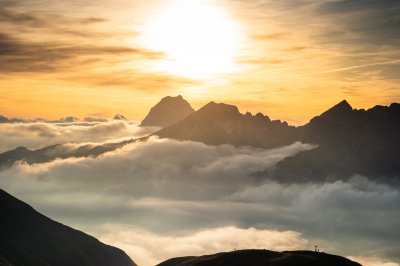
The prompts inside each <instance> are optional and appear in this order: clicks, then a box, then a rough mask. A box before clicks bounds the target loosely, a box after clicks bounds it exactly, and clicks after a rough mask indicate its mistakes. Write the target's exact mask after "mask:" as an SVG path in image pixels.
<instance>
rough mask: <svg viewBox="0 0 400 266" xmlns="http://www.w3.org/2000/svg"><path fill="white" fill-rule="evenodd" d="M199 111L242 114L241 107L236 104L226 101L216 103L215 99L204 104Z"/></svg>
mask: <svg viewBox="0 0 400 266" xmlns="http://www.w3.org/2000/svg"><path fill="white" fill-rule="evenodd" d="M199 112H211V113H213V114H218V113H225V114H229V113H230V114H233V115H237V114H240V112H239V109H238V107H237V106H235V105H231V104H226V103H216V102H214V101H211V102H209V103H208V104H206V105H205V106H203V107H202V108H201V109H200V110H199Z"/></svg>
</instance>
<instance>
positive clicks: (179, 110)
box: [140, 95, 194, 127]
mask: <svg viewBox="0 0 400 266" xmlns="http://www.w3.org/2000/svg"><path fill="white" fill-rule="evenodd" d="M193 112H194V109H193V108H192V107H191V106H190V104H189V103H188V102H187V101H186V100H185V99H183V98H182V96H181V95H179V96H176V97H171V96H167V97H164V98H162V99H161V101H160V102H159V103H157V104H156V105H155V106H154V107H152V108H151V110H150V112H149V114H148V115H147V116H146V117H145V119H143V121H142V123H141V124H140V125H141V126H156V127H166V126H169V125H172V124H173V123H175V122H177V121H179V120H181V119H183V118H185V117H186V116H188V115H190V114H191V113H193Z"/></svg>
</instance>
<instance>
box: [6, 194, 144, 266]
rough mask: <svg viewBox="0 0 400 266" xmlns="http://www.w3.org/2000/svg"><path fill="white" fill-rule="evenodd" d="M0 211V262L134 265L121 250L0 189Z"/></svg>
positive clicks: (19, 264)
mask: <svg viewBox="0 0 400 266" xmlns="http://www.w3.org/2000/svg"><path fill="white" fill-rule="evenodd" d="M0 214H1V216H0V217H1V219H0V265H8V266H27V265H29V266H71V265H76V266H134V265H136V264H135V263H134V262H133V261H132V260H131V259H130V258H129V257H128V256H127V255H126V254H125V253H124V252H123V251H122V250H119V249H117V248H115V247H112V246H108V245H105V244H103V243H101V242H100V241H98V240H97V239H95V238H94V237H91V236H89V235H86V234H84V233H82V232H80V231H77V230H74V229H72V228H70V227H67V226H65V225H62V224H60V223H57V222H55V221H53V220H51V219H49V218H47V217H46V216H44V215H42V214H40V213H38V212H37V211H35V210H34V209H33V208H32V207H30V206H29V205H27V204H25V203H24V202H22V201H20V200H18V199H16V198H14V197H12V196H11V195H9V194H7V193H6V192H4V191H3V190H0Z"/></svg>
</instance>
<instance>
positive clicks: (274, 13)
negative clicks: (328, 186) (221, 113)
mask: <svg viewBox="0 0 400 266" xmlns="http://www.w3.org/2000/svg"><path fill="white" fill-rule="evenodd" d="M386 2H388V3H389V2H390V1H382V5H379V4H377V5H375V6H374V7H373V8H371V6H369V5H367V4H363V2H362V1H355V2H353V5H346V1H340V2H330V1H316V0H307V1H306V0H304V1H298V2H296V3H294V2H293V1H271V0H269V1H268V0H267V1H244V0H231V1H228V0H225V1H223V0H185V1H183V0H151V1H128V0H116V1H111V0H101V1H100V0H97V1H69V2H67V3H60V2H59V1H53V0H38V1H33V0H28V1H23V2H15V1H10V0H6V1H5V5H4V8H3V10H2V11H1V12H0V90H1V96H0V114H2V115H5V116H8V117H45V118H58V117H64V116H70V115H72V116H77V117H84V116H88V115H99V116H105V117H111V116H112V115H114V114H115V113H122V114H124V115H125V116H126V117H128V118H130V119H138V120H139V119H142V118H143V117H144V116H145V114H146V112H147V111H148V110H149V108H150V107H151V106H152V105H154V104H155V103H156V102H157V101H158V100H159V99H160V98H161V97H164V96H166V95H177V94H181V95H182V96H184V98H186V99H187V100H188V101H189V102H190V103H191V104H192V105H193V107H194V108H196V109H197V108H199V107H201V106H202V105H203V104H205V103H207V102H209V101H211V100H214V101H219V102H226V103H231V104H235V105H238V106H239V109H240V110H241V111H242V112H246V111H251V112H258V111H261V112H263V113H265V114H267V115H269V116H270V117H271V118H273V119H282V120H287V121H289V123H291V124H302V123H304V122H306V121H308V120H309V119H310V118H311V117H312V116H314V115H317V114H319V113H320V112H322V111H324V110H325V109H327V108H329V107H330V106H332V105H334V104H335V103H337V102H339V101H341V100H342V99H347V100H348V101H349V102H350V103H351V104H352V105H353V106H354V107H356V108H369V107H372V106H373V105H375V104H384V105H386V104H390V103H391V102H395V101H397V102H398V101H400V83H399V70H400V49H399V47H400V46H399V39H400V33H399V32H398V30H396V29H398V26H399V25H400V23H399V20H398V19H396V18H395V16H394V15H395V13H393V12H394V11H395V10H396V9H395V10H394V11H393V7H391V6H390V5H388V3H386ZM354 3H355V4H354ZM390 16H393V17H394V19H392V20H388V19H387V18H388V17H390Z"/></svg>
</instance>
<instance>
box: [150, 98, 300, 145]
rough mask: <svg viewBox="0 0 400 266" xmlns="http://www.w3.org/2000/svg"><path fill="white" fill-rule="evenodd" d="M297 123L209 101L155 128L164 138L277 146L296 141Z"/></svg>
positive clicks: (208, 142)
mask: <svg viewBox="0 0 400 266" xmlns="http://www.w3.org/2000/svg"><path fill="white" fill-rule="evenodd" d="M294 129H295V128H294V127H291V126H288V124H287V123H286V122H281V121H277V120H276V121H271V119H270V118H269V117H268V116H265V115H263V114H261V113H258V114H256V115H252V114H251V113H246V114H241V113H240V112H239V110H238V108H237V107H236V106H234V105H228V104H224V103H215V102H210V103H208V104H207V105H205V106H204V107H202V108H201V109H199V110H198V111H196V112H194V113H192V114H191V115H189V116H187V117H186V118H184V119H182V120H181V121H178V122H176V123H175V124H173V125H171V126H169V127H166V128H163V129H161V130H159V131H158V132H156V133H155V134H154V135H157V136H159V137H161V138H173V139H178V140H191V141H199V142H203V143H206V144H209V145H221V144H232V145H235V146H244V145H248V146H255V147H262V148H271V147H278V146H282V145H287V144H291V143H293V142H294V141H295V134H294V133H295V131H294Z"/></svg>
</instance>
